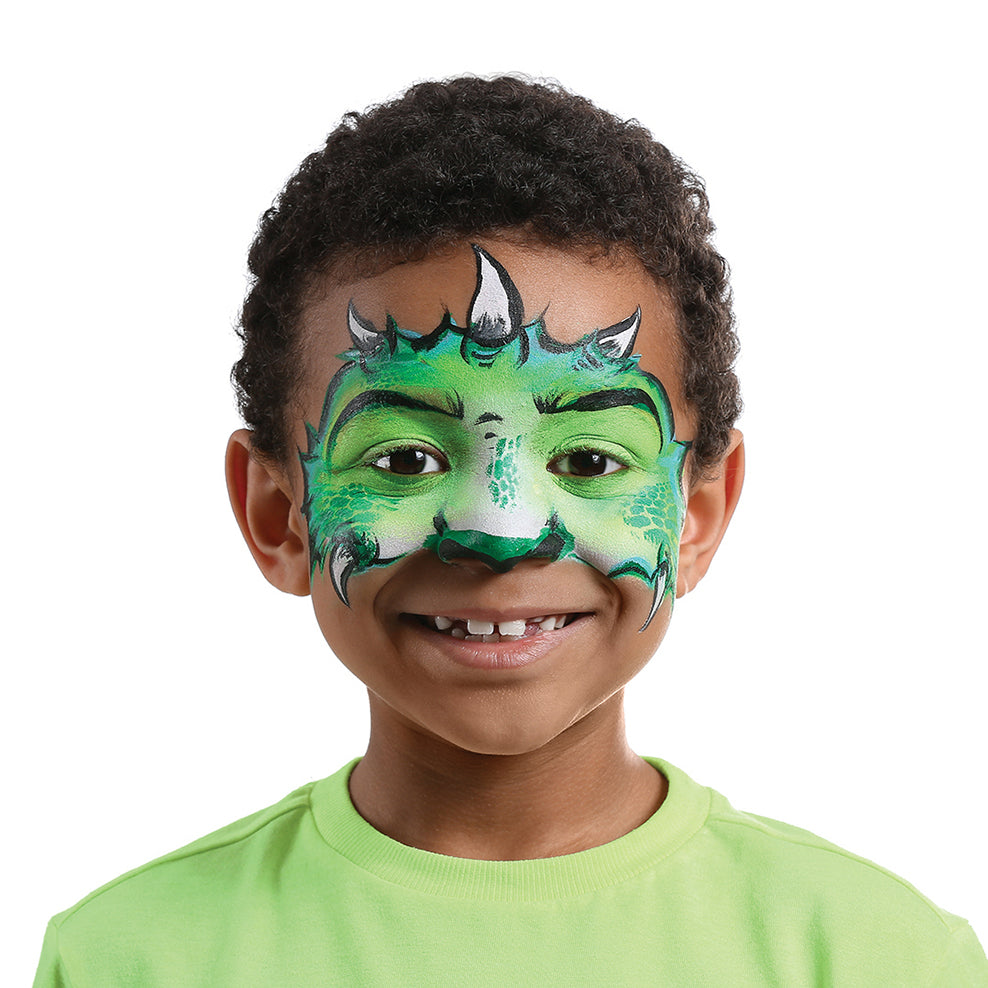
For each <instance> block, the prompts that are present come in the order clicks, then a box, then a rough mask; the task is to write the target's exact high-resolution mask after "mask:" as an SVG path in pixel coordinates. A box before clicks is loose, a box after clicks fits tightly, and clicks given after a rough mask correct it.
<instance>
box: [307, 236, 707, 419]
mask: <svg viewBox="0 0 988 988" xmlns="http://www.w3.org/2000/svg"><path fill="white" fill-rule="evenodd" d="M474 242H476V243H478V244H479V245H480V246H481V247H483V248H485V249H486V250H487V251H489V252H490V253H491V254H492V255H493V256H494V257H496V258H497V260H498V261H499V262H500V263H501V264H502V265H503V266H504V268H505V269H506V270H507V271H508V273H509V275H510V276H511V279H512V281H513V282H514V283H515V285H516V287H517V288H518V290H519V294H520V295H521V299H522V302H523V304H524V309H525V311H524V320H525V322H529V321H531V320H534V319H536V318H537V317H538V316H539V315H540V314H541V313H544V316H543V319H544V322H545V328H546V331H547V332H548V333H549V335H550V336H551V337H552V338H553V339H555V340H557V341H559V342H560V343H575V342H576V341H577V340H579V339H581V338H582V337H584V336H586V335H587V334H588V333H590V332H593V331H594V330H596V329H600V328H604V327H607V326H612V325H614V324H616V323H618V322H620V321H621V320H623V319H626V318H628V316H630V315H631V314H632V313H633V312H634V311H635V310H636V309H638V308H640V309H641V327H640V329H639V332H638V337H637V341H636V346H635V351H636V352H638V353H640V354H641V355H642V360H641V365H640V366H641V369H642V370H645V371H648V372H649V373H651V374H654V375H655V376H656V377H657V378H659V380H660V381H662V383H663V385H664V386H665V388H666V391H667V392H668V394H669V398H670V401H671V403H672V406H673V409H674V412H675V414H676V421H677V423H678V425H679V428H678V429H677V432H678V433H679V434H680V438H689V435H687V434H686V432H687V431H688V421H689V416H688V415H687V414H686V410H685V406H684V403H683V400H682V388H681V374H680V360H679V336H678V331H677V328H676V317H675V309H674V307H673V304H672V303H671V301H670V299H669V297H668V294H667V292H666V290H665V289H664V287H663V286H661V285H659V284H658V283H656V281H655V280H654V279H653V278H651V277H650V276H649V274H648V273H647V272H646V271H645V269H644V267H643V266H642V265H641V264H640V262H638V261H637V260H636V259H634V258H631V257H629V256H628V255H626V254H624V253H620V252H617V251H614V252H613V253H611V254H609V255H607V256H594V255H590V254H588V253H583V252H577V251H572V250H562V249H559V248H551V247H546V246H543V245H534V244H525V243H517V242H514V241H509V240H501V239H491V238H484V239H476V240H474ZM476 287H477V267H476V261H475V258H474V254H473V251H472V250H471V248H470V244H469V243H468V242H466V241H465V242H464V243H463V244H460V245H457V246H455V247H451V248H449V249H447V250H444V251H442V252H438V253H432V254H429V255H428V256H426V257H425V258H423V259H421V260H415V261H409V262H405V263H401V264H396V265H394V266H392V267H389V268H388V269H387V270H384V271H382V272H379V273H377V274H374V275H372V276H370V277H364V278H357V279H352V280H331V279H329V280H327V282H326V283H325V284H324V285H323V286H322V287H321V290H320V291H319V292H318V293H317V294H316V295H315V296H314V297H313V299H312V301H311V302H310V304H309V305H308V307H307V309H306V311H305V315H304V319H303V332H304V337H305V351H304V353H305V357H304V361H305V367H304V374H303V380H302V389H301V391H302V393H301V395H300V398H301V404H302V407H301V408H300V412H301V413H302V416H303V417H308V420H309V421H313V420H314V419H313V418H312V416H313V415H314V414H316V413H317V410H318V408H319V406H320V404H321V401H322V398H323V395H324V392H325V388H326V385H327V383H328V381H329V379H330V378H331V377H332V376H333V374H335V373H336V371H337V370H338V369H339V367H340V360H339V358H338V355H339V354H341V353H342V352H343V351H345V350H347V349H349V348H350V347H351V346H352V344H351V341H350V338H349V334H348V331H347V318H346V314H347V306H348V305H349V303H350V302H351V301H352V302H353V304H354V306H355V308H356V309H357V310H358V311H359V313H360V314H361V316H362V317H364V318H366V319H368V320H369V321H370V322H372V323H374V325H376V326H378V327H383V326H384V325H385V323H386V320H387V318H388V317H390V318H391V319H393V320H394V321H395V323H397V325H398V326H399V327H400V328H401V329H404V330H410V331H413V332H416V333H429V332H431V331H432V330H434V329H435V328H436V327H437V326H438V325H439V324H440V322H441V321H442V319H443V318H444V316H445V315H446V313H447V312H448V313H449V315H450V316H451V317H452V319H453V320H454V322H456V323H457V324H458V325H465V324H466V322H467V312H468V310H469V308H470V302H471V299H472V298H473V294H474V292H475V290H476ZM437 383H438V382H437Z"/></svg>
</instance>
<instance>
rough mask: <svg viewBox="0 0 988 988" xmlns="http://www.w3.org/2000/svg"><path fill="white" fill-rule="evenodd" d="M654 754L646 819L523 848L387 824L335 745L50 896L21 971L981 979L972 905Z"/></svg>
mask: <svg viewBox="0 0 988 988" xmlns="http://www.w3.org/2000/svg"><path fill="white" fill-rule="evenodd" d="M354 764H355V763H354ZM652 764H654V765H655V766H656V767H657V768H658V769H659V770H660V771H662V772H663V773H664V774H665V775H666V777H667V778H668V780H669V794H668V796H667V798H666V800H665V802H664V803H663V804H662V807H661V808H660V809H659V810H658V812H657V813H656V814H655V815H654V816H653V817H652V818H651V819H649V820H648V821H647V822H646V823H645V824H643V825H642V826H641V827H639V828H638V829H637V830H634V831H632V832H631V833H630V834H627V835H625V836H624V837H621V838H620V839H618V840H616V841H613V842H611V843H609V844H605V845H604V846H602V847H597V848H593V849H591V850H589V851H582V852H580V853H578V854H569V855H564V856H562V857H556V858H545V859H540V860H535V861H475V860H468V859H462V858H452V857H447V856H444V855H440V854H433V853H430V852H427V851H421V850H418V849H416V848H411V847H406V846H405V845H403V844H399V843H397V842H396V841H393V840H391V839H390V838H388V837H385V836H384V835H383V834H381V833H379V832H378V831H376V830H374V829H373V828H372V827H371V826H370V825H369V824H368V823H367V822H366V821H364V820H363V819H362V818H361V817H360V816H359V815H358V814H357V812H356V810H355V809H354V808H353V805H352V804H351V802H350V799H349V795H348V790H347V779H348V777H349V773H350V771H351V769H352V767H353V765H352V764H351V765H349V766H347V767H346V768H344V769H342V770H341V771H339V772H337V773H336V774H335V775H333V776H331V777H330V778H328V779H324V780H322V781H321V782H316V783H313V784H310V785H308V786H305V787H303V788H302V789H299V790H298V791H296V792H294V793H292V794H291V795H290V796H288V797H287V798H285V799H284V800H282V801H281V802H280V803H278V804H277V805H275V806H273V807H271V808H270V809H267V810H264V811H262V812H261V813H257V814H255V815H254V816H251V817H247V818H246V819H244V820H241V821H240V822H238V823H235V824H232V825H231V826H229V827H226V828H224V829H223V830H219V831H217V832H216V833H214V834H211V835H210V836H208V837H205V838H203V839H202V840H199V841H196V842H195V843H194V844H190V845H189V846H188V847H185V848H183V849H182V850H179V851H176V852H174V853H173V854H169V855H167V856H166V857H163V858H160V859H159V860H157V861H153V862H151V863H150V864H148V865H145V866H144V867H143V868H138V869H137V870H136V871H133V872H130V873H129V874H127V875H124V876H123V877H122V878H119V879H117V880H116V881H115V882H111V883H110V884H109V885H106V886H104V887H103V888H102V889H100V890H98V891H97V892H94V893H93V894H92V895H90V896H88V897H87V898H86V899H84V900H83V901H82V902H80V903H79V904H78V905H76V906H74V907H73V908H72V909H69V910H67V911H66V912H64V913H61V914H60V915H59V916H56V917H55V918H54V919H53V920H52V922H51V924H50V925H49V928H48V932H47V935H46V937H45V944H44V949H43V953H42V958H41V963H40V966H39V969H38V975H37V979H36V981H35V988H51V986H60V988H69V986H71V988H89V986H99V988H116V986H123V985H127V986H149V988H150V986H154V988H191V986H197V988H199V986H201V988H223V986H231V988H234V986H235V988H251V986H265V988H270V986H292V988H307V986H314V985H384V986H389V988H394V986H398V985H400V986H406V985H427V986H430V988H433V986H441V985H468V986H480V985H498V986H508V985H536V986H539V988H544V986H547V985H567V986H570V985H595V986H598V985H663V986H680V985H689V986H716V988H721V986H731V988H742V986H746V985H757V986H764V985H779V986H785V988H800V986H814V988H816V986H823V985H836V986H840V988H852V986H856V985H867V986H877V985H881V986H895V988H907V986H914V985H916V986H919V985H922V986H933V985H941V986H950V988H960V986H970V985H977V986H985V985H988V964H986V962H985V957H984V954H983V952H982V951H981V948H980V946H979V944H978V941H977V939H976V938H975V936H974V934H973V933H972V931H971V928H970V927H969V926H968V925H967V923H965V922H964V921H963V920H961V919H958V918H957V917H956V916H952V915H951V914H950V913H946V912H943V911H942V910H940V909H938V908H937V907H936V906H934V905H933V904H932V903H930V902H929V901H928V900H927V899H925V898H924V897H923V896H922V895H920V894H919V893H918V892H917V891H916V890H915V889H913V888H912V887H911V886H910V885H908V884H906V883H905V882H903V881H902V880H901V879H899V878H896V877H895V876H894V875H891V874H889V872H887V871H884V870H883V869H881V868H879V867H877V866H876V865H873V864H871V863H870V862H868V861H864V860H863V859H861V858H857V857H855V856H854V855H852V854H848V853H847V852H846V851H842V850H841V849H840V848H838V847H835V846H834V845H832V844H828V843H827V842H826V841H823V840H821V839H820V838H818V837H815V836H814V835H813V834H810V833H807V832H806V831H804V830H799V829H797V828H795V827H790V826H787V825H785V824H781V823H776V822H774V821H771V820H766V819H764V818H761V817H756V816H750V815H749V814H746V813H739V812H738V811H737V810H735V809H733V808H732V807H731V805H730V804H729V803H728V802H727V801H726V800H725V799H724V798H723V797H722V796H720V795H718V794H717V793H715V792H713V791H712V790H710V789H706V788H703V787H701V786H698V785H697V784H696V783H695V782H693V781H692V780H691V779H689V778H688V777H687V776H686V775H684V774H683V773H682V772H680V771H679V770H678V769H675V768H673V767H672V766H671V765H668V764H667V763H665V762H660V761H652Z"/></svg>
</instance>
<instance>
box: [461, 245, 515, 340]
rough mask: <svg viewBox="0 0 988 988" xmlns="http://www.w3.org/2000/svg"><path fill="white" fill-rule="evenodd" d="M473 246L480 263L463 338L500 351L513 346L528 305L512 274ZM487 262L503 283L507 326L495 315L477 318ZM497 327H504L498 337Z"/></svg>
mask: <svg viewBox="0 0 988 988" xmlns="http://www.w3.org/2000/svg"><path fill="white" fill-rule="evenodd" d="M470 246H471V248H472V249H473V253H474V257H475V259H476V261H477V286H476V288H474V290H473V296H472V298H471V299H470V307H469V309H467V328H466V329H465V330H464V336H469V338H470V339H471V340H473V341H474V343H478V344H480V345H481V346H483V347H490V348H491V349H495V348H500V347H503V346H505V344H507V343H510V342H511V341H512V340H513V339H514V338H515V337H516V336H517V335H518V333H519V331H520V330H521V328H522V322H523V320H524V318H525V306H524V304H523V302H522V300H521V293H520V292H519V291H518V288H517V287H516V286H515V283H514V282H513V281H512V280H511V275H509V274H508V272H507V270H506V269H505V267H504V265H503V264H501V262H500V261H498V260H496V259H495V258H493V257H491V255H490V254H488V253H487V251H486V250H484V248H483V247H478V246H477V244H470ZM485 260H486V261H487V262H488V263H489V264H490V266H491V267H492V268H493V269H494V271H495V273H496V274H497V277H498V281H500V283H501V288H502V289H503V291H504V294H505V297H506V299H507V303H508V313H507V315H508V323H507V325H504V321H503V319H502V318H501V317H500V314H496V315H497V318H496V319H495V318H493V317H492V316H493V315H494V314H492V313H490V312H486V311H484V312H481V313H479V314H477V315H475V314H474V306H475V305H476V304H477V299H478V297H479V296H480V290H481V288H482V287H483V285H484V278H483V273H484V264H483V262H484V261H485ZM498 326H501V327H502V329H501V332H500V333H499V334H497V333H496V330H497V328H498ZM478 329H479V330H481V334H480V335H478V333H477V330H478Z"/></svg>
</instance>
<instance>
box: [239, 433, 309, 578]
mask: <svg viewBox="0 0 988 988" xmlns="http://www.w3.org/2000/svg"><path fill="white" fill-rule="evenodd" d="M226 486H227V490H228V491H229V493H230V503H231V504H232V505H233V513H234V514H235V515H236V516H237V524H238V525H239V526H240V531H241V532H242V533H243V536H244V541H246V543H247V548H248V549H250V552H251V555H252V556H253V557H254V562H256V563H257V566H258V568H259V569H260V571H261V572H262V573H263V574H264V576H265V578H266V579H267V580H268V582H269V583H272V584H273V585H274V586H276V587H277V588H278V589H279V590H284V591H285V593H293V594H297V595H298V596H300V597H304V596H306V595H307V594H308V593H309V552H308V539H307V532H306V525H305V520H304V519H303V518H302V512H301V511H300V510H299V508H298V506H297V505H296V503H295V497H294V494H293V493H292V488H291V484H290V483H289V481H288V477H287V476H286V475H285V473H284V471H282V470H281V469H280V468H279V467H277V466H275V465H273V464H269V463H265V462H263V461H262V460H260V459H258V458H257V457H255V456H254V455H253V454H252V452H251V440H250V432H249V431H248V430H247V429H238V430H237V431H236V432H235V433H234V434H233V435H232V436H230V441H229V443H227V447H226Z"/></svg>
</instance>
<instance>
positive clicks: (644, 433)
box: [301, 246, 689, 630]
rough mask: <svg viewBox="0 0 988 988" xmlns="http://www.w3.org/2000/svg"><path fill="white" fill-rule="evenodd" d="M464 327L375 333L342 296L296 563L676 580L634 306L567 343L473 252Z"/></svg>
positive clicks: (338, 580) (653, 388)
mask: <svg viewBox="0 0 988 988" xmlns="http://www.w3.org/2000/svg"><path fill="white" fill-rule="evenodd" d="M473 249H474V252H475V255H476V258H477V271H478V274H477V288H476V291H475V293H474V297H473V300H472V302H471V306H470V312H469V316H468V319H467V326H465V327H460V326H457V325H456V324H455V323H454V322H453V320H452V319H451V318H450V317H449V316H448V315H447V316H446V318H445V319H444V320H443V321H442V323H440V325H439V326H438V327H437V328H436V329H435V330H434V331H433V332H431V333H429V334H428V335H424V336H422V335H418V334H415V333H411V332H408V331H406V330H403V329H399V328H398V327H397V326H396V325H395V323H394V321H393V320H392V319H391V318H390V317H389V318H388V321H387V325H386V327H385V329H384V330H383V331H381V332H379V331H378V330H376V329H375V328H374V327H373V326H372V325H370V324H369V323H368V322H366V321H365V320H363V319H362V318H361V317H360V316H359V315H358V314H357V312H356V310H355V309H354V307H353V305H352V303H351V306H350V310H349V313H348V319H349V327H350V335H351V338H352V340H353V344H354V347H353V349H351V350H348V351H347V352H346V353H344V354H341V355H340V356H341V359H343V360H345V361H346V362H345V364H344V365H343V367H341V368H340V370H339V371H338V372H337V373H336V375H335V376H334V377H333V380H332V381H331V382H330V384H329V388H328V389H327V392H326V398H325V402H324V404H323V409H322V415H321V418H320V422H319V426H318V428H314V427H313V426H311V425H308V424H307V425H306V431H307V434H308V449H307V450H306V452H305V453H303V454H302V456H301V460H302V467H303V472H304V475H305V483H306V497H305V502H304V510H305V513H306V517H307V518H308V522H309V546H310V553H311V559H312V566H313V570H315V568H316V567H319V569H320V570H322V569H323V568H324V567H325V566H326V563H327V560H328V562H329V571H330V576H331V578H332V581H333V586H334V587H335V589H336V592H337V594H338V595H339V597H340V599H341V600H342V601H343V602H344V603H345V604H348V603H349V601H348V596H347V594H348V583H349V579H350V577H351V576H353V575H355V574H359V573H362V572H366V571H367V570H368V569H370V568H371V567H375V566H386V565H388V564H390V563H392V562H395V561H396V560H398V559H400V558H402V557H404V556H407V555H408V554H409V553H412V552H415V551H417V550H420V549H428V550H431V551H433V552H435V553H437V554H438V556H439V558H440V559H443V560H444V561H447V562H452V561H455V560H458V559H464V558H471V559H480V560H482V561H483V562H484V563H485V564H487V565H488V566H490V567H491V569H493V570H494V571H496V572H507V571H508V570H509V569H511V568H512V567H513V566H515V565H516V564H517V563H519V562H521V561H522V560H525V559H548V560H560V559H575V560H579V561H580V562H583V563H586V564H587V565H590V566H593V567H595V568H596V569H598V570H600V571H601V572H602V573H605V574H606V575H607V576H609V577H612V578H617V577H622V576H633V577H636V578H637V579H640V580H642V581H644V582H645V583H646V584H647V585H648V586H650V587H651V588H652V590H653V603H652V608H651V611H650V613H649V616H648V620H647V621H646V622H645V625H644V626H643V628H642V630H644V628H645V627H647V625H648V623H649V622H650V621H651V619H652V617H653V616H654V615H655V612H656V610H658V607H659V605H660V604H661V603H662V601H663V599H664V598H665V596H666V595H667V594H671V593H673V591H674V589H675V585H676V563H677V557H678V548H679V535H680V532H681V530H682V526H683V519H684V511H685V503H684V498H683V491H682V470H683V463H684V460H685V456H686V451H687V449H688V448H689V444H688V443H685V442H680V441H679V440H677V439H675V427H674V423H673V415H672V408H671V406H670V404H669V399H668V396H667V395H666V392H665V389H664V388H663V386H662V384H661V383H660V382H659V380H658V379H657V378H655V377H653V376H652V375H650V374H647V373H646V372H644V371H642V370H641V369H640V368H639V366H638V359H639V358H638V357H637V355H632V348H633V346H634V340H635V335H636V333H637V330H638V324H639V318H640V313H639V312H635V314H634V315H632V316H631V317H629V318H628V319H626V320H624V322H621V323H618V324H617V325H615V326H611V327H609V328H608V329H604V330H598V331H596V332H593V333H590V334H588V335H587V336H585V337H584V338H583V339H582V340H580V341H579V342H577V343H575V344H572V345H567V344H561V343H558V342H557V341H555V340H553V339H552V338H551V337H550V336H549V335H548V334H547V333H546V330H545V327H544V324H543V322H542V320H541V319H538V320H536V321H534V322H532V323H529V324H527V325H523V324H522V302H521V298H520V296H519V294H518V290H517V288H516V287H515V285H514V283H513V282H512V281H511V279H510V277H509V276H508V273H507V272H506V271H505V270H504V268H503V267H501V265H500V264H498V262H497V261H496V260H494V258H493V257H491V256H490V255H489V254H487V253H486V252H485V251H484V250H482V249H481V248H479V247H476V246H475V247H474V248H473Z"/></svg>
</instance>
